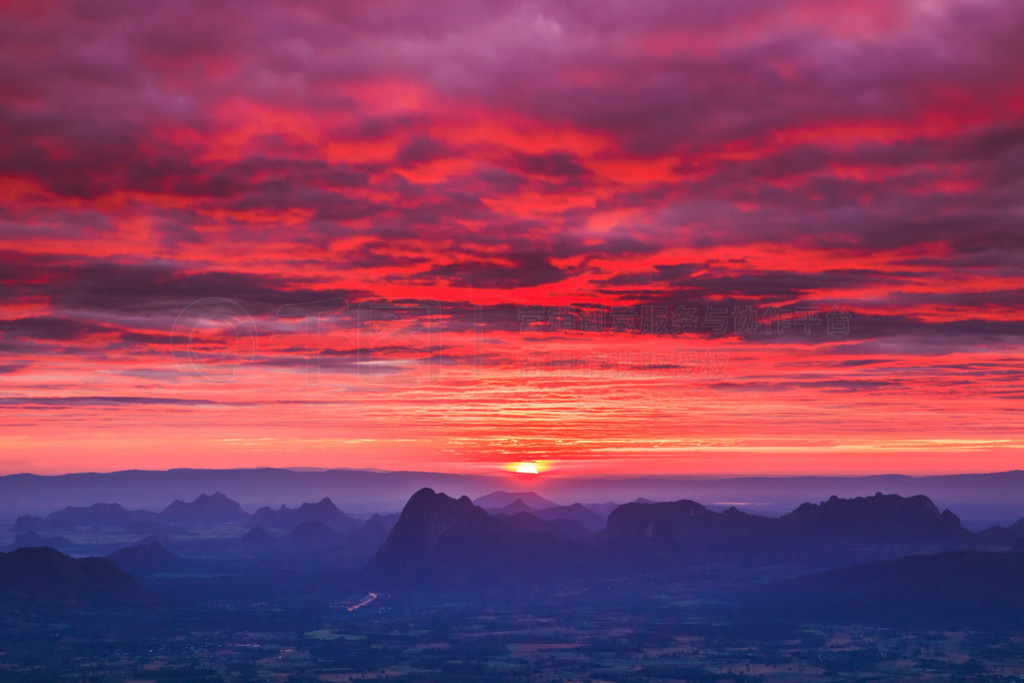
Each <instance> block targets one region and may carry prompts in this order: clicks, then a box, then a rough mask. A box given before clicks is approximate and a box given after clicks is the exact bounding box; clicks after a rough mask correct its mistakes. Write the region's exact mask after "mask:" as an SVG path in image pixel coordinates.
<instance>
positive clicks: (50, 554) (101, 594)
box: [0, 547, 153, 605]
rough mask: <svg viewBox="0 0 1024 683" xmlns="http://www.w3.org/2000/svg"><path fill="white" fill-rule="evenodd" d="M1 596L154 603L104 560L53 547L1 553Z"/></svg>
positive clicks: (35, 600)
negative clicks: (61, 550)
mask: <svg viewBox="0 0 1024 683" xmlns="http://www.w3.org/2000/svg"><path fill="white" fill-rule="evenodd" d="M0 596H2V597H3V599H4V600H5V601H20V600H29V601H32V603H34V604H39V603H56V604H61V605H69V604H104V605H139V604H147V603H151V602H153V599H152V598H151V597H150V596H148V595H147V594H146V593H145V592H144V591H143V590H142V589H141V588H139V586H138V584H136V583H135V581H134V580H133V579H132V577H130V576H129V575H128V574H126V573H124V572H123V571H122V570H120V569H118V567H117V566H116V565H115V564H114V563H113V562H111V561H110V560H108V559H106V558H102V557H86V558H83V559H75V558H72V557H68V556H67V555H64V554H63V553H61V552H59V551H57V550H55V549H53V548H49V547H39V548H22V549H20V550H14V551H12V552H9V553H6V554H4V553H0Z"/></svg>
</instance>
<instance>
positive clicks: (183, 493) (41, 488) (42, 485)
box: [0, 468, 1024, 531]
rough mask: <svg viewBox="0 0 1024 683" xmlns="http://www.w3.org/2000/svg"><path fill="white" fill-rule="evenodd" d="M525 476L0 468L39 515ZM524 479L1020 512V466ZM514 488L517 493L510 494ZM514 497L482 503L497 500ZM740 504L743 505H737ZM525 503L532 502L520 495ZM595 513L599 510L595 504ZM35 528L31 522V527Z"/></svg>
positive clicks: (352, 493)
mask: <svg viewBox="0 0 1024 683" xmlns="http://www.w3.org/2000/svg"><path fill="white" fill-rule="evenodd" d="M524 476H529V475H514V474H495V475H456V474H443V473H436V472H374V471H364V470H326V471H315V472H313V471H297V470H287V469H270V468H259V469H237V470H198V469H175V470H167V471H145V470H128V471H122V472H109V473H79V474H66V475H60V476H41V475H35V474H12V475H6V476H0V517H4V516H8V517H9V518H10V519H13V518H14V517H15V516H17V515H19V514H26V513H27V514H35V515H38V514H42V513H45V512H47V511H50V510H54V509H56V508H58V507H63V506H67V505H71V506H84V505H91V504H92V503H94V502H95V501H98V500H99V501H118V502H120V503H121V504H122V505H124V506H126V507H128V508H142V509H146V510H150V511H153V512H156V511H158V510H160V509H163V508H164V507H166V506H167V505H168V504H169V503H170V502H171V501H172V500H174V499H175V498H177V499H180V500H191V499H194V498H195V497H196V496H197V495H198V494H200V493H202V492H209V491H220V492H222V493H224V494H225V495H226V496H228V497H230V498H231V499H232V500H235V501H237V502H238V503H239V504H241V505H242V506H244V507H246V508H249V509H256V508H258V507H261V506H264V505H267V504H268V503H273V504H274V505H275V506H276V505H280V504H281V503H285V504H287V505H298V504H300V503H302V502H304V501H310V500H320V499H322V498H323V497H325V496H330V497H331V498H332V499H333V500H343V501H345V509H346V510H348V511H349V512H350V513H351V512H352V511H356V512H360V513H364V512H365V513H369V512H397V511H398V510H401V508H402V506H403V505H404V504H405V502H406V501H407V500H408V499H409V497H410V496H411V495H412V494H413V493H415V492H416V491H418V490H419V489H421V488H424V487H428V488H432V489H434V490H439V491H460V492H463V493H466V494H468V495H470V497H474V498H475V497H478V496H484V495H486V494H490V493H491V492H494V491H506V492H508V491H515V490H517V489H521V488H522V486H523V484H524V479H523V477H524ZM529 487H530V489H531V490H533V491H534V492H536V493H537V494H538V495H539V496H541V497H543V498H544V500H546V501H548V502H550V501H559V502H562V503H566V502H570V501H578V502H581V503H584V504H587V503H589V502H600V503H601V504H604V503H606V502H608V501H614V502H617V503H619V504H622V503H625V502H627V501H632V500H635V499H636V498H637V497H638V496H645V497H646V498H649V499H651V500H660V501H673V500H681V499H688V500H696V501H699V502H701V503H702V504H703V505H705V506H707V507H709V508H716V509H717V508H722V507H728V506H729V505H730V504H733V503H735V504H737V507H741V508H744V509H750V510H755V511H757V512H758V513H759V514H765V515H781V514H784V513H786V512H789V511H791V510H793V509H794V508H795V507H797V506H798V505H800V504H801V503H803V502H804V501H808V500H824V499H827V498H828V497H829V496H831V495H837V496H839V497H840V498H855V497H859V496H867V495H871V494H873V493H874V492H876V491H882V492H884V493H891V494H898V495H902V496H912V495H917V494H922V495H925V496H928V498H930V499H931V500H932V501H935V503H936V504H937V505H939V506H940V507H944V508H950V509H953V510H956V511H957V513H958V514H959V515H960V516H961V518H962V519H964V520H966V523H968V524H967V525H968V526H969V528H972V529H978V530H980V529H983V528H986V527H988V526H992V525H996V524H999V525H1005V524H1008V523H1009V522H1012V521H1014V520H1017V519H1020V518H1021V517H1024V499H1022V498H1021V496H1020V491H1021V490H1024V472H1021V471H1010V472H997V473H990V474H958V475H941V476H927V477H909V476H903V475H877V476H865V477H693V476H691V477H687V476H658V477H653V476H649V477H617V478H612V477H607V478H601V477H587V478H574V477H563V476H556V475H555V474H553V473H548V474H544V475H541V476H532V477H530V479H529ZM513 495H516V494H514V493H513ZM511 502H514V499H512V500H506V501H505V502H504V503H497V504H496V503H493V502H492V503H487V506H488V507H490V506H493V507H503V506H504V505H507V504H508V503H511ZM740 503H742V505H740ZM527 504H528V505H529V504H530V502H529V501H527ZM599 514H602V515H604V514H606V511H605V512H600V513H599ZM37 531H38V530H37Z"/></svg>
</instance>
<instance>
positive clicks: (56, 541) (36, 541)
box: [11, 531, 78, 550]
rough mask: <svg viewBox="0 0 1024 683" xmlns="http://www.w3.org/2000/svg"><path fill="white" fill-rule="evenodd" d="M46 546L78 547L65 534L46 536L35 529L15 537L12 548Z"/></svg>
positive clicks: (59, 547) (68, 548)
mask: <svg viewBox="0 0 1024 683" xmlns="http://www.w3.org/2000/svg"><path fill="white" fill-rule="evenodd" d="M44 546H48V547H51V548H58V549H61V550H75V549H76V548H77V547H78V545H77V544H76V543H75V542H74V541H72V540H71V539H69V538H65V537H64V536H48V537H45V538H44V537H42V536H40V535H39V534H37V533H36V532H34V531H26V532H25V533H22V534H18V535H17V536H15V537H14V542H13V543H12V544H11V549H12V550H14V549H17V548H42V547H44Z"/></svg>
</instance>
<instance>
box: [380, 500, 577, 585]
mask: <svg viewBox="0 0 1024 683" xmlns="http://www.w3.org/2000/svg"><path fill="white" fill-rule="evenodd" d="M501 519H502V521H498V518H495V517H491V516H490V515H488V514H487V512H486V511H484V510H483V509H482V508H479V507H477V506H476V505H474V504H473V502H472V501H471V500H470V499H469V497H467V496H462V497H461V498H457V499H456V498H451V497H449V496H446V495H445V494H443V493H436V492H434V491H433V490H432V489H429V488H423V489H420V490H419V491H417V492H416V493H415V494H414V495H413V496H412V498H410V499H409V502H408V503H406V506H405V508H404V509H403V510H402V514H401V516H400V517H399V519H398V522H397V523H396V524H395V527H394V528H393V529H392V530H391V533H390V534H389V535H388V538H387V540H386V541H385V542H384V544H383V545H382V546H381V547H380V549H379V550H378V551H377V553H376V554H375V555H374V556H373V558H372V559H371V560H370V563H369V565H368V566H367V573H368V574H369V575H370V576H372V577H373V578H374V579H376V580H383V581H395V580H399V581H411V582H413V583H417V582H432V583H433V582H438V583H452V584H454V583H462V582H475V581H484V582H493V581H498V582H502V581H513V582H516V583H520V582H523V581H529V580H534V579H536V578H537V577H539V576H541V575H546V574H547V575H550V574H551V573H553V572H555V573H557V572H560V571H563V569H564V567H567V566H572V565H573V563H574V562H576V561H577V560H578V559H579V557H580V555H579V553H577V552H576V550H575V546H574V545H573V544H571V543H570V542H568V541H567V540H564V539H558V538H556V537H555V535H554V534H552V533H551V531H550V527H549V524H548V523H545V522H544V521H543V520H540V519H538V518H536V517H532V516H530V515H528V514H526V513H520V515H517V516H515V517H510V516H505V515H502V516H501ZM561 526H565V524H562V525H561ZM538 532H540V533H538ZM555 558H557V559H555Z"/></svg>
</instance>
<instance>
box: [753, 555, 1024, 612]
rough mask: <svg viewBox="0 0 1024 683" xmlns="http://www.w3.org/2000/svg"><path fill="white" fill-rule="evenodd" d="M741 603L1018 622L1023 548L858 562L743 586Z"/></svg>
mask: <svg viewBox="0 0 1024 683" xmlns="http://www.w3.org/2000/svg"><path fill="white" fill-rule="evenodd" d="M740 605H741V608H742V609H743V610H745V611H747V612H750V613H753V614H755V615H758V616H768V615H770V618H772V619H792V620H801V621H806V620H811V621H824V622H834V623H843V624H849V623H866V624H877V625H886V626H901V625H918V626H927V627H929V628H935V629H942V628H955V629H957V630H961V629H964V628H984V629H998V628H1000V627H1004V626H1013V627H1019V626H1020V624H1021V619H1022V617H1021V615H1022V614H1024V552H1020V551H1017V552H1013V551H1011V552H999V553H995V552H983V551H959V552H948V553H939V554H934V555H916V556H913V557H904V558H900V559H896V560H890V561H885V562H873V563H869V564H860V565H855V566H852V567H845V568H843V569H837V570H833V571H829V572H824V573H820V574H813V575H810V576H804V577H799V578H796V579H792V580H790V581H785V582H782V583H777V584H772V585H770V586H766V587H761V588H759V589H757V590H747V591H744V595H743V597H742V598H741V600H740Z"/></svg>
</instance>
